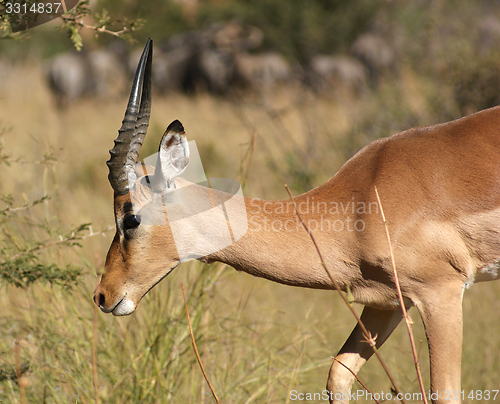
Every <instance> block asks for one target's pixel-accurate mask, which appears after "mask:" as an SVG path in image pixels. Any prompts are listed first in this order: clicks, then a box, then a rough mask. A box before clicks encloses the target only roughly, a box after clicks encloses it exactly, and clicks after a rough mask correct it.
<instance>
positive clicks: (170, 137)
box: [153, 120, 189, 191]
mask: <svg viewBox="0 0 500 404" xmlns="http://www.w3.org/2000/svg"><path fill="white" fill-rule="evenodd" d="M188 163H189V146H188V141H187V139H186V133H185V132H184V127H183V126H182V123H180V122H179V121H178V120H175V121H173V122H172V123H171V124H170V125H168V128H167V130H166V131H165V133H164V134H163V137H162V138H161V142H160V148H159V150H158V160H157V162H156V169H155V176H154V184H153V186H154V188H155V190H158V191H164V190H166V189H171V188H174V180H175V178H176V177H178V176H179V175H180V174H182V172H183V171H184V170H185V169H186V167H187V165H188Z"/></svg>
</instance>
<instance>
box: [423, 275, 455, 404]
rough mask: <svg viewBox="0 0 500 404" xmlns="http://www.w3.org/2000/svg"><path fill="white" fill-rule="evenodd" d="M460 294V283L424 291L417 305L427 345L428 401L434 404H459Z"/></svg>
mask: <svg viewBox="0 0 500 404" xmlns="http://www.w3.org/2000/svg"><path fill="white" fill-rule="evenodd" d="M462 290H463V284H461V283H457V284H447V285H444V286H443V287H442V288H434V289H431V290H426V293H427V294H426V295H425V296H424V297H423V300H422V301H421V302H419V303H417V304H416V306H417V309H418V311H419V312H420V316H421V317H422V321H423V323H424V327H425V333H426V336H427V344H428V345H429V361H430V371H431V372H430V375H431V397H430V398H431V400H432V402H433V403H434V404H442V403H453V404H460V402H461V400H460V375H461V374H460V368H461V360H462ZM454 392H455V393H454Z"/></svg>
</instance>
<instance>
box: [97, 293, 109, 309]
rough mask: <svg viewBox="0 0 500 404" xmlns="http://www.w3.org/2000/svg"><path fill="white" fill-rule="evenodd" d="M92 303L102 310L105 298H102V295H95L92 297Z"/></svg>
mask: <svg viewBox="0 0 500 404" xmlns="http://www.w3.org/2000/svg"><path fill="white" fill-rule="evenodd" d="M94 302H95V304H96V305H97V306H99V307H100V308H102V307H104V304H105V303H106V298H105V297H104V295H103V294H101V293H97V294H95V295H94Z"/></svg>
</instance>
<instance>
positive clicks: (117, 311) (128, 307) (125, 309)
mask: <svg viewBox="0 0 500 404" xmlns="http://www.w3.org/2000/svg"><path fill="white" fill-rule="evenodd" d="M99 308H100V309H101V310H102V311H103V312H104V313H112V314H113V316H128V315H129V314H132V313H133V312H134V311H135V303H134V302H133V301H132V300H130V299H127V293H125V294H124V295H123V297H122V298H121V299H120V300H118V301H117V302H116V303H115V304H114V305H113V306H111V307H105V306H104V305H99Z"/></svg>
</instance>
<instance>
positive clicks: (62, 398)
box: [0, 65, 500, 404]
mask: <svg viewBox="0 0 500 404" xmlns="http://www.w3.org/2000/svg"><path fill="white" fill-rule="evenodd" d="M9 77H10V80H9V82H8V83H6V84H5V85H2V87H1V89H2V90H1V93H0V127H5V128H9V127H11V129H10V130H9V131H7V132H5V133H4V134H3V135H2V136H1V141H2V143H3V144H4V145H5V149H6V150H4V151H9V152H10V153H11V154H12V155H13V156H23V157H24V158H25V159H39V158H40V157H41V155H43V154H44V153H45V152H47V151H53V152H54V153H55V155H56V156H57V158H58V159H59V161H60V163H59V164H57V165H56V166H55V168H54V169H53V170H52V169H51V170H41V169H40V167H39V166H33V165H29V164H27V165H19V164H16V165H13V166H12V167H4V166H2V170H3V177H2V182H1V188H0V189H1V192H4V193H12V194H13V195H16V196H17V197H19V198H22V197H23V195H25V196H26V197H27V198H35V197H39V196H41V194H43V193H44V192H48V193H49V194H51V195H53V201H52V202H53V204H52V205H51V206H52V208H51V209H52V210H51V212H50V214H51V215H53V216H54V217H57V218H58V220H60V221H61V222H63V223H71V224H79V223H82V222H92V223H93V225H94V228H95V229H99V228H105V227H107V226H108V225H109V224H112V222H113V216H112V192H111V188H110V187H109V185H108V183H107V179H106V177H107V168H106V166H105V164H104V162H105V161H106V160H107V159H108V149H109V148H111V146H112V140H113V139H114V138H115V136H116V133H117V128H118V127H119V125H120V121H121V119H122V115H123V110H124V106H125V103H126V100H125V98H121V99H119V100H100V101H98V100H83V101H81V102H79V103H77V104H74V105H72V106H70V107H69V108H68V109H67V110H66V111H64V112H63V113H62V112H60V111H57V110H55V109H54V107H53V104H52V100H51V98H50V94H49V93H48V91H47V89H46V88H45V86H44V84H43V82H42V80H41V78H40V69H39V66H37V65H34V66H33V65H32V66H16V68H15V69H14V70H12V71H11V72H10V73H9ZM433 92H434V93H433ZM436 92H438V90H437V89H429V86H428V85H427V84H426V83H423V82H420V81H419V80H418V78H417V77H415V75H414V74H412V72H411V71H406V72H405V73H404V74H403V75H402V77H401V78H400V79H398V80H397V81H396V82H395V83H394V84H392V85H391V84H387V83H386V84H382V86H381V87H380V88H379V90H378V91H377V92H374V93H370V94H368V95H365V96H363V97H362V98H348V99H345V98H344V99H342V100H341V99H339V98H336V97H335V96H332V97H330V98H317V97H315V96H313V95H312V94H309V93H306V92H302V91H299V90H297V89H291V88H290V89H282V90H280V91H277V92H276V93H273V94H270V95H268V96H267V97H266V99H264V101H265V102H264V101H263V99H262V98H259V97H252V98H248V99H244V100H243V101H242V100H239V101H236V100H228V99H217V98H213V97H211V96H208V95H199V96H196V97H188V96H183V95H172V96H169V97H166V98H162V99H158V97H156V98H155V99H154V102H153V117H152V122H151V129H150V132H149V135H148V140H147V142H146V144H145V147H144V150H143V155H144V156H147V155H148V154H149V153H152V152H154V151H155V149H156V147H157V142H158V140H159V137H160V135H161V133H162V132H163V130H164V128H165V127H166V126H167V125H168V123H170V122H171V121H172V120H173V119H180V120H181V121H182V122H183V123H184V126H185V127H186V130H187V133H188V137H189V138H190V139H194V140H196V141H197V144H198V148H199V149H200V151H201V154H202V160H203V162H204V164H205V168H206V171H207V172H208V174H209V175H210V176H212V177H233V178H235V177H236V176H237V174H238V170H239V167H240V162H241V159H242V157H243V155H244V153H245V151H246V149H247V144H248V142H249V140H250V139H251V136H252V135H253V134H254V133H256V143H255V150H254V155H253V157H252V165H251V168H250V171H249V178H248V181H247V189H246V194H247V195H249V196H259V197H262V198H267V199H271V198H286V191H285V189H284V187H283V183H284V182H285V181H286V182H287V183H289V184H291V185H292V184H294V185H295V189H293V188H292V190H293V191H294V193H297V192H300V191H303V190H304V189H302V188H304V187H306V186H307V185H308V184H310V185H311V186H315V185H319V184H320V183H321V182H323V181H324V180H326V179H327V178H329V177H330V176H331V175H333V174H334V173H335V172H336V170H337V169H338V168H339V167H340V166H341V165H342V163H343V162H344V161H345V159H346V158H347V157H349V155H350V154H352V152H353V151H355V150H357V148H359V147H360V146H362V145H363V144H365V143H366V142H368V141H370V140H372V138H373V136H374V135H373V132H374V131H375V129H376V128H380V133H378V136H387V135H390V134H391V133H394V132H396V131H397V130H400V129H404V128H406V127H407V126H408V118H407V117H408V115H411V117H413V118H412V119H414V117H416V116H418V117H419V119H420V120H419V124H431V123H435V122H436V121H437V116H436V113H435V111H434V110H433V109H432V108H431V107H430V106H429V105H430V104H429V103H426V102H425V100H426V99H427V97H428V96H429V94H431V95H432V96H435V93H436ZM395 95H397V97H395ZM368 122H372V123H373V127H372V126H369V125H368ZM297 178H299V179H301V180H300V181H299V180H297ZM110 242H111V235H109V236H107V237H106V238H101V237H99V238H92V239H89V240H86V241H85V243H84V245H83V249H81V250H80V251H78V253H71V254H70V255H69V256H65V257H61V256H59V255H58V254H59V252H58V251H53V252H52V254H53V257H52V258H54V259H58V260H67V261H71V262H74V263H77V264H79V265H82V266H84V267H85V268H86V269H87V272H88V275H87V276H86V278H85V281H84V282H83V283H82V284H81V285H79V286H78V287H76V288H75V289H74V290H73V291H71V292H67V291H63V290H59V289H57V288H54V289H51V288H50V287H48V286H43V285H37V286H35V287H33V288H31V289H30V290H28V291H26V292H24V291H20V290H14V289H7V290H5V289H3V290H2V293H1V295H0V304H1V306H2V308H3V310H2V313H1V314H0V323H1V325H0V335H1V338H0V352H1V353H2V356H1V359H0V366H1V367H9V366H11V367H13V366H14V362H15V354H14V347H15V346H16V345H15V341H16V339H17V340H18V342H20V344H19V345H18V346H19V347H20V353H19V355H20V359H21V362H23V361H24V362H28V361H29V363H30V371H29V372H28V373H27V377H28V381H29V383H30V384H29V386H28V387H27V388H26V395H27V401H28V402H30V403H32V402H33V403H42V402H44V403H68V402H78V403H93V402H95V400H94V391H93V373H92V360H91V357H92V349H91V341H92V337H93V331H92V330H93V326H92V325H93V313H94V311H93V310H94V309H93V304H92V300H91V297H92V292H93V288H94V286H95V281H96V279H95V276H94V275H93V273H94V271H95V270H96V268H95V267H94V264H93V262H94V256H95V254H97V256H98V257H101V260H102V257H104V256H105V254H106V251H107V248H108V246H109V244H110ZM181 282H183V283H184V284H185V285H187V287H186V289H187V295H188V299H190V300H189V307H190V313H191V317H192V320H193V327H194V329H195V336H196V338H197V345H198V347H199V349H200V352H201V355H202V360H203V362H204V364H205V366H206V369H207V372H208V374H209V377H210V380H211V381H212V383H213V384H214V387H215V390H216V392H217V394H218V395H219V397H220V399H221V402H224V403H238V404H239V403H283V402H285V401H286V400H287V397H288V392H289V391H290V390H297V391H299V392H320V391H321V390H323V388H324V386H325V382H326V376H327V373H328V369H329V366H330V364H331V361H332V359H331V356H332V355H334V354H335V353H336V351H337V350H338V349H339V348H340V346H341V344H342V343H343V341H344V340H345V338H347V336H348V335H349V333H350V331H351V329H352V327H354V323H355V321H354V319H353V318H352V317H351V315H350V313H349V312H348V310H347V309H346V308H345V307H344V305H343V304H342V303H341V302H340V300H339V298H338V296H336V295H335V293H333V292H326V291H314V290H305V289H298V288H292V287H286V286H281V285H276V284H272V283H269V282H268V281H264V280H261V279H254V278H251V277H250V276H248V275H246V274H237V273H236V272H235V271H233V270H232V269H230V268H223V267H221V266H215V267H213V268H206V267H205V266H203V265H200V264H196V263H193V264H185V265H183V266H182V267H180V268H178V269H177V270H176V271H175V272H174V274H172V275H171V276H170V277H169V278H168V279H167V280H165V281H163V282H162V283H161V284H160V285H159V286H157V287H156V288H155V289H154V290H152V291H151V292H150V294H149V295H148V296H147V297H146V298H145V299H144V300H143V302H142V303H141V305H140V307H139V309H138V311H137V312H136V313H135V314H134V315H133V316H131V317H128V318H113V317H111V316H107V315H104V314H101V313H100V314H99V316H98V326H97V334H96V335H95V338H96V341H97V381H98V385H99V390H98V397H99V399H100V400H101V402H103V403H124V402H141V403H164V402H172V403H177V402H178V403H188V402H192V403H194V402H200V403H209V402H211V401H210V400H211V397H210V395H209V392H208V390H207V388H206V387H205V384H204V383H205V382H204V380H203V378H202V376H201V373H200V371H199V368H198V365H197V364H196V358H195V357H194V354H193V353H192V351H191V345H190V341H189V330H188V327H187V322H186V319H185V313H184V308H183V304H182V293H181V289H180V283H181ZM498 296H500V283H498V282H497V283H490V284H484V285H476V286H474V288H472V290H470V291H468V292H467V293H466V294H465V299H464V309H465V322H464V324H465V332H464V356H463V357H464V359H463V388H464V389H465V390H466V391H468V390H471V389H474V390H485V389H495V388H498V379H499V376H500V364H499V362H498V360H497V352H498V351H499V350H500V340H499V339H498V333H499V329H498V326H496V325H495V324H498V316H497V314H496V313H498V312H499V311H500V310H499V308H500V307H499V306H500V301H499V299H498ZM479 313H480V314H479ZM490 313H493V316H490ZM412 317H413V319H414V320H415V325H414V327H413V330H414V335H415V339H416V343H417V348H418V349H421V352H420V362H421V369H422V371H423V376H424V380H425V382H426V385H427V386H428V363H427V362H428V361H427V352H426V349H427V348H426V344H425V336H424V334H423V329H422V325H421V322H420V320H419V319H418V314H417V313H416V312H413V314H412ZM381 354H382V356H383V357H384V359H385V361H386V363H387V364H388V366H389V368H390V370H391V373H392V374H393V376H394V378H395V381H396V383H397V384H398V386H399V387H400V389H401V391H403V392H418V384H417V382H416V376H415V372H414V369H413V363H412V356H411V350H410V346H409V343H408V338H407V334H406V330H405V329H404V327H399V328H398V329H397V330H396V331H395V333H394V334H393V336H392V337H391V338H390V339H389V341H388V342H387V343H386V345H385V346H384V347H383V348H382V349H381ZM360 377H361V379H362V380H363V381H364V383H365V384H367V386H368V387H369V388H370V389H371V390H372V391H374V392H380V391H386V392H387V391H388V390H389V388H390V382H389V381H388V380H387V379H386V377H385V376H384V375H383V372H382V370H381V368H380V365H379V364H378V363H377V362H376V361H373V360H372V361H370V362H369V363H368V364H367V365H366V366H365V368H364V369H363V371H362V372H361V374H360ZM358 388H360V387H359V386H355V389H358ZM19 399H20V394H19V388H18V386H17V384H16V382H15V381H14V380H6V381H3V382H0V400H1V401H2V402H3V403H17V402H19Z"/></svg>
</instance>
